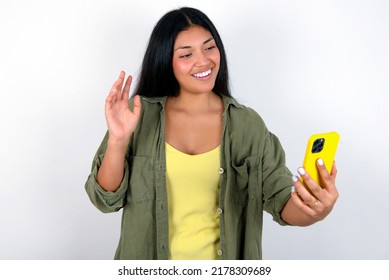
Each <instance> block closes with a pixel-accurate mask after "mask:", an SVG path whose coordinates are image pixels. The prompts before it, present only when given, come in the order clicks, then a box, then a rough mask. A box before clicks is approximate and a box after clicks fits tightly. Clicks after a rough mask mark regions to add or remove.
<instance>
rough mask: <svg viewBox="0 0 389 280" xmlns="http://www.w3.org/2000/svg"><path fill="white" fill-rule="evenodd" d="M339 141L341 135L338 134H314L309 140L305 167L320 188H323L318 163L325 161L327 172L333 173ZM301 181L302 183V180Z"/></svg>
mask: <svg viewBox="0 0 389 280" xmlns="http://www.w3.org/2000/svg"><path fill="white" fill-rule="evenodd" d="M339 139H340V135H339V134H338V133H337V132H326V133H320V134H313V135H312V136H311V137H310V138H309V139H308V144H307V150H306V152H305V157H304V162H303V167H304V168H305V170H306V171H307V172H308V174H309V175H310V176H311V177H312V179H313V180H315V181H316V182H317V183H319V185H320V186H322V183H321V179H320V175H319V172H318V170H317V166H316V161H317V159H319V158H321V159H322V160H323V161H324V165H325V166H326V169H327V171H328V172H331V169H332V165H333V163H334V159H335V153H336V149H337V147H338V143H339ZM300 180H301V181H302V179H301V178H300ZM302 182H303V181H302ZM303 183H304V182H303Z"/></svg>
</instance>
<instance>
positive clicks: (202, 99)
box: [169, 92, 222, 113]
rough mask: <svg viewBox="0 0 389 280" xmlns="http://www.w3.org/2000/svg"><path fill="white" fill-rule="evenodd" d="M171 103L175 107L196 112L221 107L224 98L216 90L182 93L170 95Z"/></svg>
mask: <svg viewBox="0 0 389 280" xmlns="http://www.w3.org/2000/svg"><path fill="white" fill-rule="evenodd" d="M169 103H170V105H171V106H172V107H174V108H175V109H178V110H183V111H186V112H193V113H196V112H204V111H212V110H215V109H217V108H219V107H220V105H221V104H222V99H221V98H220V96H218V95H217V94H215V93H214V92H209V93H200V94H198V93H196V94H184V93H180V94H179V95H178V96H177V97H169Z"/></svg>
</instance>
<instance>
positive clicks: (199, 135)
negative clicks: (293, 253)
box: [97, 26, 339, 226]
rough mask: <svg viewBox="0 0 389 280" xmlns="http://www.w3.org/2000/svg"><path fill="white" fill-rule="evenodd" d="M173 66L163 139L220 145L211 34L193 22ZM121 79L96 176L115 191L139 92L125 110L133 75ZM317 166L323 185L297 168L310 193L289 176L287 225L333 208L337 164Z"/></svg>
mask: <svg viewBox="0 0 389 280" xmlns="http://www.w3.org/2000/svg"><path fill="white" fill-rule="evenodd" d="M172 64H173V72H174V75H175V77H176V79H177V81H178V83H179V85H180V91H179V94H178V96H177V97H168V98H167V101H166V106H165V110H166V123H165V133H166V135H165V137H166V138H165V140H166V142H168V143H169V144H170V145H172V146H174V147H175V148H176V149H178V150H180V151H182V152H184V153H187V154H190V155H195V154H201V153H204V152H207V151H210V150H212V149H214V148H215V147H217V146H219V145H220V143H221V134H222V113H223V102H222V99H221V97H219V96H218V95H216V94H215V93H214V92H213V91H212V89H213V87H214V84H215V80H216V76H217V73H218V71H219V66H220V52H219V50H218V48H217V46H216V44H215V42H214V40H213V38H212V35H211V34H210V32H209V31H207V30H205V29H204V28H202V27H198V26H193V27H191V28H189V29H188V30H185V31H182V32H180V33H179V34H178V36H177V38H176V41H175V44H174V53H173V58H172ZM209 70H211V71H210V72H209ZM205 74H207V75H205ZM200 76H203V77H200ZM124 81H125V73H124V72H123V71H122V72H121V73H120V76H119V78H118V80H117V81H116V82H115V83H114V84H113V86H112V88H111V90H110V92H109V95H108V97H107V99H106V105H105V117H106V121H107V126H108V131H109V139H108V144H107V151H106V154H105V156H104V159H103V161H102V164H101V167H100V169H99V171H98V174H97V180H98V182H99V184H100V185H101V186H102V188H103V189H104V190H106V191H112V192H114V191H116V190H117V189H118V187H119V185H120V183H121V181H122V179H123V175H124V161H125V153H126V150H127V145H128V143H129V141H130V139H131V136H132V134H133V132H134V131H135V129H136V126H137V124H138V120H139V116H140V111H141V102H140V98H139V96H135V98H134V109H133V111H131V110H130V109H129V107H128V98H129V91H130V87H131V82H132V77H131V76H129V77H128V78H127V79H126V81H125V82H124ZM123 84H124V86H123ZM319 163H320V162H319ZM317 167H318V170H319V174H320V176H321V178H322V182H323V185H322V186H319V185H318V184H317V183H316V182H314V181H313V180H312V179H311V178H310V176H309V174H308V173H306V172H301V170H302V169H301V168H300V169H299V170H300V176H301V177H302V179H303V180H304V182H305V184H306V185H307V187H308V188H309V189H310V191H311V192H308V190H307V189H306V188H305V187H304V186H303V184H302V183H301V182H300V181H299V180H296V178H297V177H295V176H294V177H293V178H292V182H293V185H294V189H295V191H292V193H291V197H290V199H289V200H288V202H287V203H286V205H285V207H284V209H283V211H282V213H281V216H282V218H283V220H284V221H285V222H286V223H288V224H291V225H298V226H308V225H311V224H313V223H315V222H317V221H320V220H323V219H324V218H325V217H326V216H327V215H328V214H329V213H330V212H331V210H332V209H333V207H334V204H335V202H336V200H337V198H338V196H339V195H338V192H337V189H336V186H335V178H336V173H337V171H336V165H335V164H334V165H333V168H332V170H331V172H330V173H328V172H327V170H326V169H325V166H324V165H320V164H317ZM303 173H304V174H303Z"/></svg>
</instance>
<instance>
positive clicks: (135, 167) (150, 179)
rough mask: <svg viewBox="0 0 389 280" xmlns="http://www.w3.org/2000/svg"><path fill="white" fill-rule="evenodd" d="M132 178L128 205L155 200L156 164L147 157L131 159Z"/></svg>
mask: <svg viewBox="0 0 389 280" xmlns="http://www.w3.org/2000/svg"><path fill="white" fill-rule="evenodd" d="M129 168H130V178H129V186H128V190H127V202H128V203H142V202H145V201H148V200H153V199H154V198H155V188H154V185H155V184H154V180H155V178H154V164H153V161H152V160H151V158H149V157H147V156H134V157H130V158H129Z"/></svg>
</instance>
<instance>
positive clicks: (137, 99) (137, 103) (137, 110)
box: [133, 95, 142, 118]
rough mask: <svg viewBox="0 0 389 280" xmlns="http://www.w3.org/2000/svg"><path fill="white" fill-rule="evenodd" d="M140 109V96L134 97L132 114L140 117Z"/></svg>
mask: <svg viewBox="0 0 389 280" xmlns="http://www.w3.org/2000/svg"><path fill="white" fill-rule="evenodd" d="M141 109H142V103H141V101H140V96H139V95H135V97H134V112H133V113H134V115H135V116H137V117H138V118H139V116H140V112H141Z"/></svg>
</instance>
